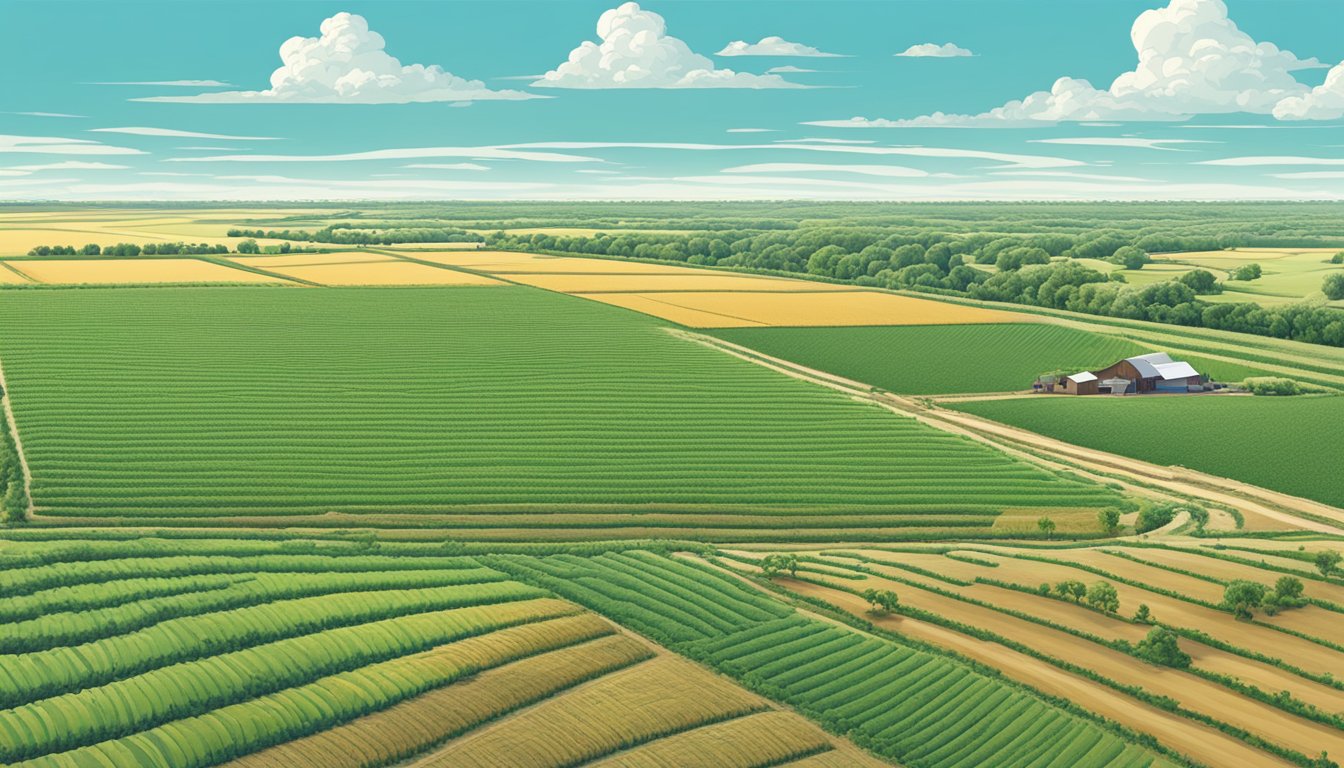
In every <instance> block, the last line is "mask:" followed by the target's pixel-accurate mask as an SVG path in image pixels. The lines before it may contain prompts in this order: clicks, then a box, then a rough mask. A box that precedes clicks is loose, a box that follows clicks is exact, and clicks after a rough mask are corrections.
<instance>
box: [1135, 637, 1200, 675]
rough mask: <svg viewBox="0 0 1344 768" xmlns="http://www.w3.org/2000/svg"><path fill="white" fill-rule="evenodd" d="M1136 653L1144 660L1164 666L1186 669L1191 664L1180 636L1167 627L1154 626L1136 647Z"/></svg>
mask: <svg viewBox="0 0 1344 768" xmlns="http://www.w3.org/2000/svg"><path fill="white" fill-rule="evenodd" d="M1134 654H1135V655H1136V656H1138V657H1139V658H1141V659H1143V660H1144V661H1147V662H1151V663H1153V664H1160V665H1162V666H1164V667H1176V668H1177V669H1185V668H1186V667H1188V666H1190V655H1189V654H1188V653H1186V652H1185V651H1182V650H1181V645H1180V638H1178V637H1177V636H1176V633H1175V632H1172V631H1171V630H1170V629H1167V628H1166V627H1153V628H1152V629H1151V630H1149V632H1148V636H1147V637H1145V638H1143V639H1142V640H1140V641H1139V643H1138V645H1136V646H1135V647H1134Z"/></svg>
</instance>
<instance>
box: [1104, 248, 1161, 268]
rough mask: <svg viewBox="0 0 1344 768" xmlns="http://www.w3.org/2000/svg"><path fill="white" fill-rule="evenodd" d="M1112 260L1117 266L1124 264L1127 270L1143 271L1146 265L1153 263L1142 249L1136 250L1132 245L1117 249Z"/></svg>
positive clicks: (1112, 255)
mask: <svg viewBox="0 0 1344 768" xmlns="http://www.w3.org/2000/svg"><path fill="white" fill-rule="evenodd" d="M1110 260H1111V261H1113V262H1115V263H1116V264H1123V265H1124V266H1125V269H1143V265H1144V264H1147V263H1148V262H1149V261H1152V259H1149V258H1148V254H1147V253H1145V252H1144V251H1143V249H1142V248H1136V247H1134V246H1132V245H1126V246H1122V247H1120V248H1117V249H1116V251H1115V253H1113V254H1111V258H1110Z"/></svg>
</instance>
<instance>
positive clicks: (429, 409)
mask: <svg viewBox="0 0 1344 768" xmlns="http://www.w3.org/2000/svg"><path fill="white" fill-rule="evenodd" d="M0 325H3V327H4V328H5V329H6V333H5V334H4V337H3V339H0V354H3V356H4V362H5V368H6V374H7V376H8V379H9V386H10V395H11V398H12V400H13V404H14V409H15V416H16V421H17V426H18V431H19V434H20V436H21V438H22V440H23V443H24V447H25V452H26V454H27V458H28V462H29V464H30V466H31V468H32V474H33V494H32V495H33V500H34V503H35V504H36V506H37V510H38V513H39V515H40V516H43V517H46V518H56V517H64V518H79V519H88V518H118V517H122V518H135V519H140V520H145V519H161V520H162V519H167V520H171V521H176V522H182V523H189V522H191V521H193V520H201V519H218V518H223V517H230V518H240V517H247V518H260V519H265V518H268V517H271V518H277V521H275V522H278V521H280V520H292V519H293V518H292V517H285V516H295V515H307V516H309V517H308V518H304V520H305V522H312V523H315V524H325V525H337V524H340V525H348V524H350V521H351V520H353V519H369V518H367V516H369V515H379V516H381V517H380V518H378V521H379V522H381V523H383V524H386V525H389V526H392V527H396V526H402V527H408V526H416V525H433V526H435V527H437V528H458V529H461V530H463V531H464V532H465V534H464V535H468V536H470V535H471V534H472V533H474V532H491V531H492V532H494V533H480V534H479V535H495V536H498V535H504V534H500V533H499V532H500V531H515V532H520V533H515V534H510V535H516V536H517V537H519V538H527V537H529V534H528V531H539V532H540V533H538V534H532V535H533V536H539V537H541V538H546V537H548V534H547V533H546V531H547V530H548V529H549V530H552V531H554V530H558V529H565V530H571V531H574V535H576V536H586V537H589V538H598V537H606V538H617V537H622V536H626V537H629V536H630V534H631V533H632V532H633V531H634V530H635V529H640V530H644V531H647V530H658V531H663V532H664V534H665V535H669V536H675V535H677V534H679V533H684V532H685V531H686V530H687V529H699V528H704V529H708V530H709V531H710V532H711V533H712V532H713V531H714V530H715V529H723V530H736V529H752V528H757V529H760V528H765V529H769V528H772V527H774V526H775V525H776V523H777V521H778V518H775V517H771V516H770V515H768V514H765V515H763V514H761V513H765V512H785V513H794V514H797V515H799V517H798V518H797V520H796V523H797V525H798V527H799V528H803V529H819V528H820V529H825V528H828V527H831V528H854V529H867V530H879V529H900V528H910V527H920V526H924V527H937V526H940V525H944V524H946V525H948V526H953V527H960V528H966V527H970V528H975V527H983V526H986V525H988V524H990V523H991V522H992V516H993V515H994V514H995V513H996V512H997V511H998V510H1000V509H1003V508H1005V507H1040V506H1064V507H1078V506H1086V505H1104V504H1107V503H1110V502H1111V500H1112V499H1113V496H1112V494H1111V493H1110V492H1109V491H1107V490H1105V489H1100V488H1097V487H1096V486H1089V485H1084V484H1082V483H1080V482H1077V481H1072V480H1068V479H1066V478H1063V477H1058V476H1055V475H1051V474H1048V473H1045V472H1043V471H1041V470H1038V469H1035V468H1032V467H1029V466H1027V465H1024V464H1022V463H1019V462H1017V461H1014V460H1012V459H1009V458H1008V457H1006V456H1004V455H1003V454H1000V453H997V452H994V451H992V450H989V449H987V448H985V447H983V446H980V445H978V444H975V443H973V442H971V441H969V440H966V439H963V438H960V437H956V436H953V435H950V434H947V433H944V432H940V431H936V430H933V429H930V428H927V427H924V426H922V425H920V424H918V423H917V422H915V421H913V420H910V419H906V418H902V417H898V416H895V415H892V414H889V413H886V412H884V411H881V410H879V409H877V408H874V407H871V406H866V405H862V404H858V403H855V402H852V401H850V400H848V399H846V398H844V397H842V396H839V395H837V394H834V393H831V392H828V391H825V390H823V389H820V388H817V387H814V386H811V385H809V384H806V383H803V382H799V381H795V380H792V379H790V378H788V377H785V376H781V375H778V374H776V373H773V372H770V371H767V370H764V369H762V368H760V367H759V366H756V365H753V364H751V363H748V362H745V361H741V360H737V359H735V358H732V357H731V356H728V355H725V354H723V353H721V352H718V351H715V350H712V349H708V348H706V347H704V346H701V345H698V344H694V343H691V342H688V341H685V340H682V339H678V338H675V337H673V336H672V335H670V334H668V333H665V332H664V331H663V330H662V328H663V324H662V323H660V322H659V321H655V320H652V319H649V318H646V317H644V316H641V315H635V314H633V313H629V312H625V311H623V310H619V309H614V308H610V307H605V306H601V305H599V304H596V303H593V302H588V301H584V300H581V299H575V298H568V297H563V296H558V295H556V294H551V293H546V292H542V291H538V290H533V289H525V288H479V289H478V288H461V289H447V290H443V289H399V290H391V289H328V290H311V291H310V290H302V291H300V290H292V291H276V290H273V289H272V290H266V289H258V290H248V289H242V290H223V289H180V290H179V289H144V290H134V289H132V290H122V289H100V290H73V291H59V290H43V291H31V292H22V293H16V294H14V295H12V296H7V297H6V301H5V302H4V304H3V305H0ZM743 478H750V481H749V482H744V481H743ZM538 505H548V506H546V507H545V508H544V509H543V508H540V507H538ZM640 505H654V506H653V507H652V508H648V507H646V508H644V509H642V510H638V509H635V507H638V506H640ZM534 511H541V512H543V513H542V514H518V513H522V512H534ZM710 512H712V513H713V514H706V513H710ZM326 513H345V515H338V516H335V517H331V516H328V517H326V518H319V517H316V516H319V515H323V514H326ZM506 513H513V514H506ZM649 513H655V514H649ZM676 513H682V514H676ZM841 513H843V514H841ZM351 516H356V517H351ZM357 516H366V517H357ZM416 516H422V517H421V518H418V517H416ZM422 518H423V519H422ZM551 535H553V534H551ZM639 535H642V534H639ZM725 535H728V534H725Z"/></svg>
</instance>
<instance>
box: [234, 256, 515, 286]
mask: <svg viewBox="0 0 1344 768" xmlns="http://www.w3.org/2000/svg"><path fill="white" fill-rule="evenodd" d="M353 255H357V256H363V257H364V258H363V259H360V260H350V261H338V262H334V263H330V262H329V263H318V262H321V261H322V260H323V258H324V257H325V254H322V255H317V258H316V259H314V258H313V256H312V255H310V257H309V261H307V262H306V263H304V264H302V265H298V264H296V265H294V266H285V265H274V266H262V264H252V265H251V266H257V267H262V268H263V269H266V270H267V271H270V272H274V273H275V274H277V275H284V276H286V277H292V278H295V279H298V280H304V281H307V282H310V283H317V284H319V285H503V283H501V282H500V281H498V280H493V279H491V278H488V277H484V276H482V275H476V274H472V273H470V272H462V271H460V270H455V269H445V268H440V267H431V266H429V265H427V264H416V263H415V262H413V261H400V260H397V259H390V258H389V259H382V260H379V259H377V257H376V256H373V255H369V254H353Z"/></svg>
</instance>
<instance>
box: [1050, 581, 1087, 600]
mask: <svg viewBox="0 0 1344 768" xmlns="http://www.w3.org/2000/svg"><path fill="white" fill-rule="evenodd" d="M1055 594H1057V595H1059V596H1060V597H1062V598H1065V599H1068V600H1072V601H1074V602H1075V603H1077V602H1080V601H1081V600H1082V599H1083V598H1084V597H1087V585H1086V584H1084V583H1083V582H1081V581H1078V580H1076V579H1065V580H1064V581H1061V582H1059V583H1057V584H1055Z"/></svg>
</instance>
